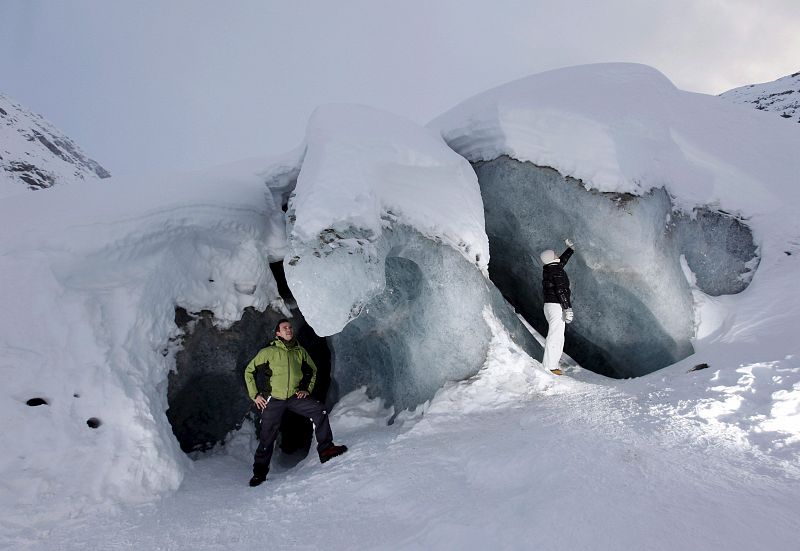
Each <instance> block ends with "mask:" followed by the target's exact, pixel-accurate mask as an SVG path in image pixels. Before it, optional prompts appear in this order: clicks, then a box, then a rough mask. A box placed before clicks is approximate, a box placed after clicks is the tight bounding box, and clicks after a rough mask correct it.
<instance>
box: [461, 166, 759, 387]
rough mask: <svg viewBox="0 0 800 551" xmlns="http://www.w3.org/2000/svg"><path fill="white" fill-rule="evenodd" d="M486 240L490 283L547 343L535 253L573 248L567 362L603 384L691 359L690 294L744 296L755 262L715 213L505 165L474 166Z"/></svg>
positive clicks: (732, 219) (656, 195)
mask: <svg viewBox="0 0 800 551" xmlns="http://www.w3.org/2000/svg"><path fill="white" fill-rule="evenodd" d="M473 167H474V169H475V172H476V174H477V176H478V182H479V184H480V187H481V194H482V197H483V202H484V211H485V219H486V232H487V234H488V236H489V248H490V251H491V258H490V264H489V274H490V277H491V279H492V281H493V282H494V284H495V285H497V287H498V288H499V289H500V291H501V292H502V293H503V296H504V297H505V298H506V300H508V301H509V302H510V303H511V304H512V305H513V306H514V307H515V308H516V309H517V311H518V312H519V313H520V314H521V315H522V316H523V317H524V318H525V319H526V320H527V321H528V322H529V323H531V325H533V327H534V328H536V330H537V331H539V332H540V333H542V334H543V335H544V334H546V332H547V323H546V321H545V319H544V315H543V314H542V290H541V284H540V282H541V263H540V261H539V253H540V252H541V251H543V250H545V249H554V250H556V252H557V254H558V253H560V252H561V250H562V249H563V248H564V239H565V238H567V237H570V238H572V239H574V240H575V242H576V250H577V253H576V254H575V255H574V256H573V257H572V260H570V263H569V265H568V267H567V273H568V275H569V277H570V280H571V288H572V293H573V307H574V310H575V312H576V317H575V321H574V322H573V323H572V324H571V325H569V326H568V329H567V339H566V347H565V352H566V353H567V354H569V355H570V356H571V357H572V358H574V359H575V360H576V361H577V362H578V363H579V364H580V365H581V366H582V367H585V368H587V369H590V370H592V371H595V372H597V373H600V374H603V375H606V376H609V377H617V378H622V377H636V376H640V375H644V374H647V373H651V372H653V371H656V370H658V369H661V368H663V367H666V366H668V365H670V364H672V363H675V362H677V361H679V360H681V359H683V358H685V357H687V356H689V355H690V354H692V353H693V348H692V344H691V339H692V337H693V331H694V311H693V298H692V287H691V285H690V283H689V281H688V279H687V274H686V270H685V269H684V266H683V265H682V262H684V263H685V267H687V268H688V269H689V270H691V272H692V273H693V277H694V278H695V279H696V286H697V288H698V289H699V290H701V291H703V292H705V293H706V294H709V295H712V296H718V295H722V294H733V293H739V292H741V291H743V290H744V289H745V288H746V287H747V285H748V284H749V282H750V280H751V278H752V275H753V273H754V271H755V270H756V268H757V266H758V261H759V256H758V250H757V247H756V245H755V243H754V241H753V235H752V232H751V230H750V228H749V227H748V226H747V225H746V221H744V220H741V219H740V218H737V217H736V216H734V215H732V214H730V213H726V212H723V211H720V210H714V209H711V208H696V209H694V210H693V211H692V212H688V213H687V212H682V211H680V210H678V209H677V208H676V207H675V205H674V203H673V201H672V199H671V197H670V196H669V194H668V193H667V192H666V191H665V190H664V189H663V188H659V189H654V190H652V191H650V192H649V193H647V194H645V195H642V196H635V195H630V194H620V193H600V192H597V191H589V190H587V189H586V187H585V186H584V185H583V183H582V182H580V181H579V180H575V179H573V178H569V177H565V176H563V175H562V174H560V173H559V172H558V171H556V170H554V169H552V168H548V167H541V166H537V165H534V164H532V163H529V162H520V161H517V160H515V159H512V158H510V157H507V156H502V157H498V158H497V159H494V160H492V161H488V162H476V163H474V164H473Z"/></svg>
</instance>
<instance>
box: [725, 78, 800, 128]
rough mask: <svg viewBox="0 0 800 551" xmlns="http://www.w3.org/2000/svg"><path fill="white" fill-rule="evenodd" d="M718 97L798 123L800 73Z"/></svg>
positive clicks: (744, 87) (737, 89)
mask: <svg viewBox="0 0 800 551" xmlns="http://www.w3.org/2000/svg"><path fill="white" fill-rule="evenodd" d="M719 97H721V98H724V99H726V100H728V101H732V102H733V103H740V104H743V105H748V106H753V107H755V108H756V109H758V110H759V111H770V112H773V113H777V114H778V115H780V116H781V117H782V118H784V119H789V121H791V122H798V123H800V72H798V73H793V74H791V75H787V76H785V77H781V78H779V79H778V80H773V81H772V82H764V83H763V84H748V85H747V86H740V87H739V88H734V89H733V90H728V91H727V92H723V93H722V94H720V95H719Z"/></svg>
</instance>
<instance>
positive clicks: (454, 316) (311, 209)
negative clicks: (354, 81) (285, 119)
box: [284, 105, 540, 408]
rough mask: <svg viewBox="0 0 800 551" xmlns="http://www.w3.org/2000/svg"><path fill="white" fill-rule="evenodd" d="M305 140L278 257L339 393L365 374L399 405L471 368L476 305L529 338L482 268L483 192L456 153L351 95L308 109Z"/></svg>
mask: <svg viewBox="0 0 800 551" xmlns="http://www.w3.org/2000/svg"><path fill="white" fill-rule="evenodd" d="M306 140H307V149H306V154H305V158H304V162H303V165H302V168H301V170H300V174H299V176H298V180H297V188H296V189H295V193H294V196H293V197H292V199H291V201H290V205H289V210H288V212H287V215H288V219H289V223H290V229H289V254H288V255H287V257H286V260H285V262H284V267H285V270H286V278H287V282H288V283H289V287H290V288H291V291H292V294H293V295H294V298H295V299H296V300H297V304H298V306H299V307H300V309H301V310H302V312H303V314H304V315H305V317H306V320H307V321H308V323H309V324H310V325H311V326H312V327H313V328H314V330H315V331H316V332H317V333H318V334H320V335H328V336H331V338H330V341H331V348H332V352H333V357H334V362H333V363H334V373H333V377H334V379H335V380H336V382H337V384H338V390H339V392H340V393H343V392H347V391H349V390H352V389H354V388H356V387H358V386H361V385H366V386H367V387H368V389H369V390H370V393H371V394H372V395H378V396H381V397H382V398H385V399H386V400H387V401H388V402H390V403H393V404H394V405H396V406H397V407H399V408H407V407H413V406H415V405H417V404H419V403H420V402H423V401H425V400H427V399H428V398H430V397H432V396H433V394H434V392H435V391H436V390H437V389H438V388H440V387H441V386H442V384H444V382H446V381H449V380H456V379H463V378H465V377H469V376H470V375H472V374H474V373H476V372H477V370H478V369H479V368H480V366H481V365H482V363H483V361H484V359H485V356H486V349H487V346H488V344H489V341H490V334H489V331H488V328H487V325H486V322H485V321H484V319H483V310H484V308H490V309H491V310H492V312H493V314H494V315H495V317H497V318H499V319H501V320H503V321H504V322H505V326H506V329H507V330H509V331H510V332H511V333H513V334H514V335H516V336H517V338H518V339H519V340H520V343H521V344H522V345H523V346H524V348H526V349H528V350H531V351H538V350H540V348H539V345H538V343H536V341H535V340H534V339H533V337H531V336H530V334H529V333H528V332H527V331H525V330H524V328H523V326H522V324H521V322H520V321H519V320H518V319H517V318H516V316H514V314H513V311H511V310H510V308H509V307H508V305H507V304H505V303H504V301H503V299H502V297H501V296H500V294H499V293H498V292H497V291H496V289H494V287H493V285H492V284H491V282H490V281H489V280H488V279H487V277H486V267H487V264H488V260H489V254H488V240H487V238H486V233H485V230H484V225H483V203H482V201H481V196H480V190H479V188H478V182H477V179H476V177H475V173H474V172H473V170H472V168H471V167H470V165H469V163H468V162H467V161H466V160H465V159H464V158H463V157H460V156H459V155H457V154H455V153H454V152H453V151H452V150H451V149H449V148H448V147H447V146H446V145H445V144H444V142H443V141H442V140H441V138H439V137H438V136H437V135H436V134H435V133H433V132H431V131H429V130H427V129H425V128H422V127H419V126H416V125H414V124H413V123H411V122H409V121H407V120H405V119H401V118H400V117H397V116H395V115H391V114H388V113H384V112H381V111H377V110H373V109H369V108H366V107H360V106H344V105H336V106H326V107H324V108H320V109H318V110H317V111H316V112H315V114H314V116H312V118H311V121H310V122H309V130H308V134H307V137H306Z"/></svg>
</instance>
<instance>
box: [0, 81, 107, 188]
mask: <svg viewBox="0 0 800 551" xmlns="http://www.w3.org/2000/svg"><path fill="white" fill-rule="evenodd" d="M109 176H111V174H109V172H108V171H107V170H106V169H104V168H103V167H102V166H100V165H99V164H98V163H97V161H94V160H92V159H90V158H89V157H88V155H86V153H84V152H83V150H81V148H80V147H78V146H77V145H76V144H75V142H73V141H72V140H71V139H70V138H68V137H67V136H65V135H64V133H63V132H61V131H59V130H58V129H57V128H56V127H55V126H53V125H52V124H51V123H50V122H48V121H47V120H46V119H45V118H44V117H42V116H41V115H37V114H35V113H32V112H31V111H29V110H28V109H26V108H25V107H23V106H21V105H19V104H18V103H16V102H14V101H12V100H11V98H9V97H8V96H6V95H4V94H1V93H0V197H3V196H7V195H13V194H16V193H20V192H22V191H24V190H26V189H27V190H38V189H44V188H49V187H52V186H56V185H61V184H69V183H73V182H78V181H93V180H98V179H102V178H108V177H109Z"/></svg>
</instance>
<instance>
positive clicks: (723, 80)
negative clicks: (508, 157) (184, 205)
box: [0, 0, 800, 175]
mask: <svg viewBox="0 0 800 551" xmlns="http://www.w3.org/2000/svg"><path fill="white" fill-rule="evenodd" d="M799 29H800V0H758V1H756V0H585V1H578V0H561V1H554V0H541V1H540V0H527V1H525V0H485V1H476V0H442V1H437V0H358V1H356V0H289V1H285V2H277V1H269V0H224V1H223V0H214V1H211V0H181V1H177V0H176V1H173V0H136V1H129V2H123V1H122V0H115V1H110V0H69V1H66V0H65V1H58V0H51V1H47V0H0V91H2V92H4V93H5V94H7V95H9V96H11V97H12V98H13V99H15V100H16V101H18V102H20V103H22V104H23V105H26V106H27V107H29V108H30V109H32V110H34V111H35V112H38V113H40V114H42V115H44V116H45V117H46V118H47V119H49V120H50V121H51V122H53V123H54V124H55V125H56V126H58V127H59V128H60V129H61V130H63V131H64V132H65V133H67V134H68V135H69V136H70V137H72V138H73V139H75V140H76V141H77V142H78V143H79V144H80V145H81V146H82V147H83V148H84V149H85V150H86V152H87V153H89V155H90V156H92V157H93V158H95V159H96V160H98V161H99V162H100V163H101V164H103V165H104V166H105V167H106V168H108V169H109V170H111V171H112V173H114V174H120V175H122V174H132V173H150V172H155V171H173V170H186V169H192V168H199V167H204V166H209V165H214V164H220V163H224V162H227V161H233V160H237V159H242V158H246V157H252V156H260V155H269V154H273V153H280V152H283V151H285V150H287V149H291V148H293V147H295V146H296V145H297V144H298V143H299V142H300V141H301V140H302V138H303V134H304V131H305V125H306V121H307V120H308V116H309V115H310V113H311V111H312V110H313V109H314V107H316V106H317V105H320V104H324V103H330V102H355V103H363V104H367V105H372V106H375V107H379V108H383V109H386V110H389V111H392V112H394V113H397V114H400V115H404V116H406V117H408V118H410V119H412V120H415V121H417V122H419V123H423V124H424V123H426V122H427V121H428V120H430V119H431V118H433V117H435V116H436V115H438V114H439V113H441V112H443V111H445V110H447V109H448V108H449V107H452V106H453V105H455V104H456V103H458V102H459V101H461V100H463V99H466V98H467V97H469V96H471V95H473V94H475V93H478V92H481V91H483V90H485V89H487V88H490V87H493V86H496V85H498V84H502V83H504V82H507V81H510V80H513V79H516V78H519V77H523V76H526V75H529V74H533V73H538V72H541V71H545V70H548V69H553V68H557V67H564V66H568V65H579V64H584V63H597V62H606V61H634V62H640V63H646V64H648V65H651V66H653V67H655V68H657V69H659V70H660V71H662V72H663V73H664V74H666V75H667V77H669V78H670V79H671V80H672V81H673V82H674V83H675V84H676V85H677V86H678V87H680V88H683V89H685V90H691V91H696V92H705V93H712V94H716V93H719V92H722V91H725V90H728V89H730V88H733V87H736V86H740V85H743V84H749V83H753V82H765V81H770V80H774V79H776V78H778V77H781V76H784V75H786V74H789V73H792V72H796V71H800V30H799Z"/></svg>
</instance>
